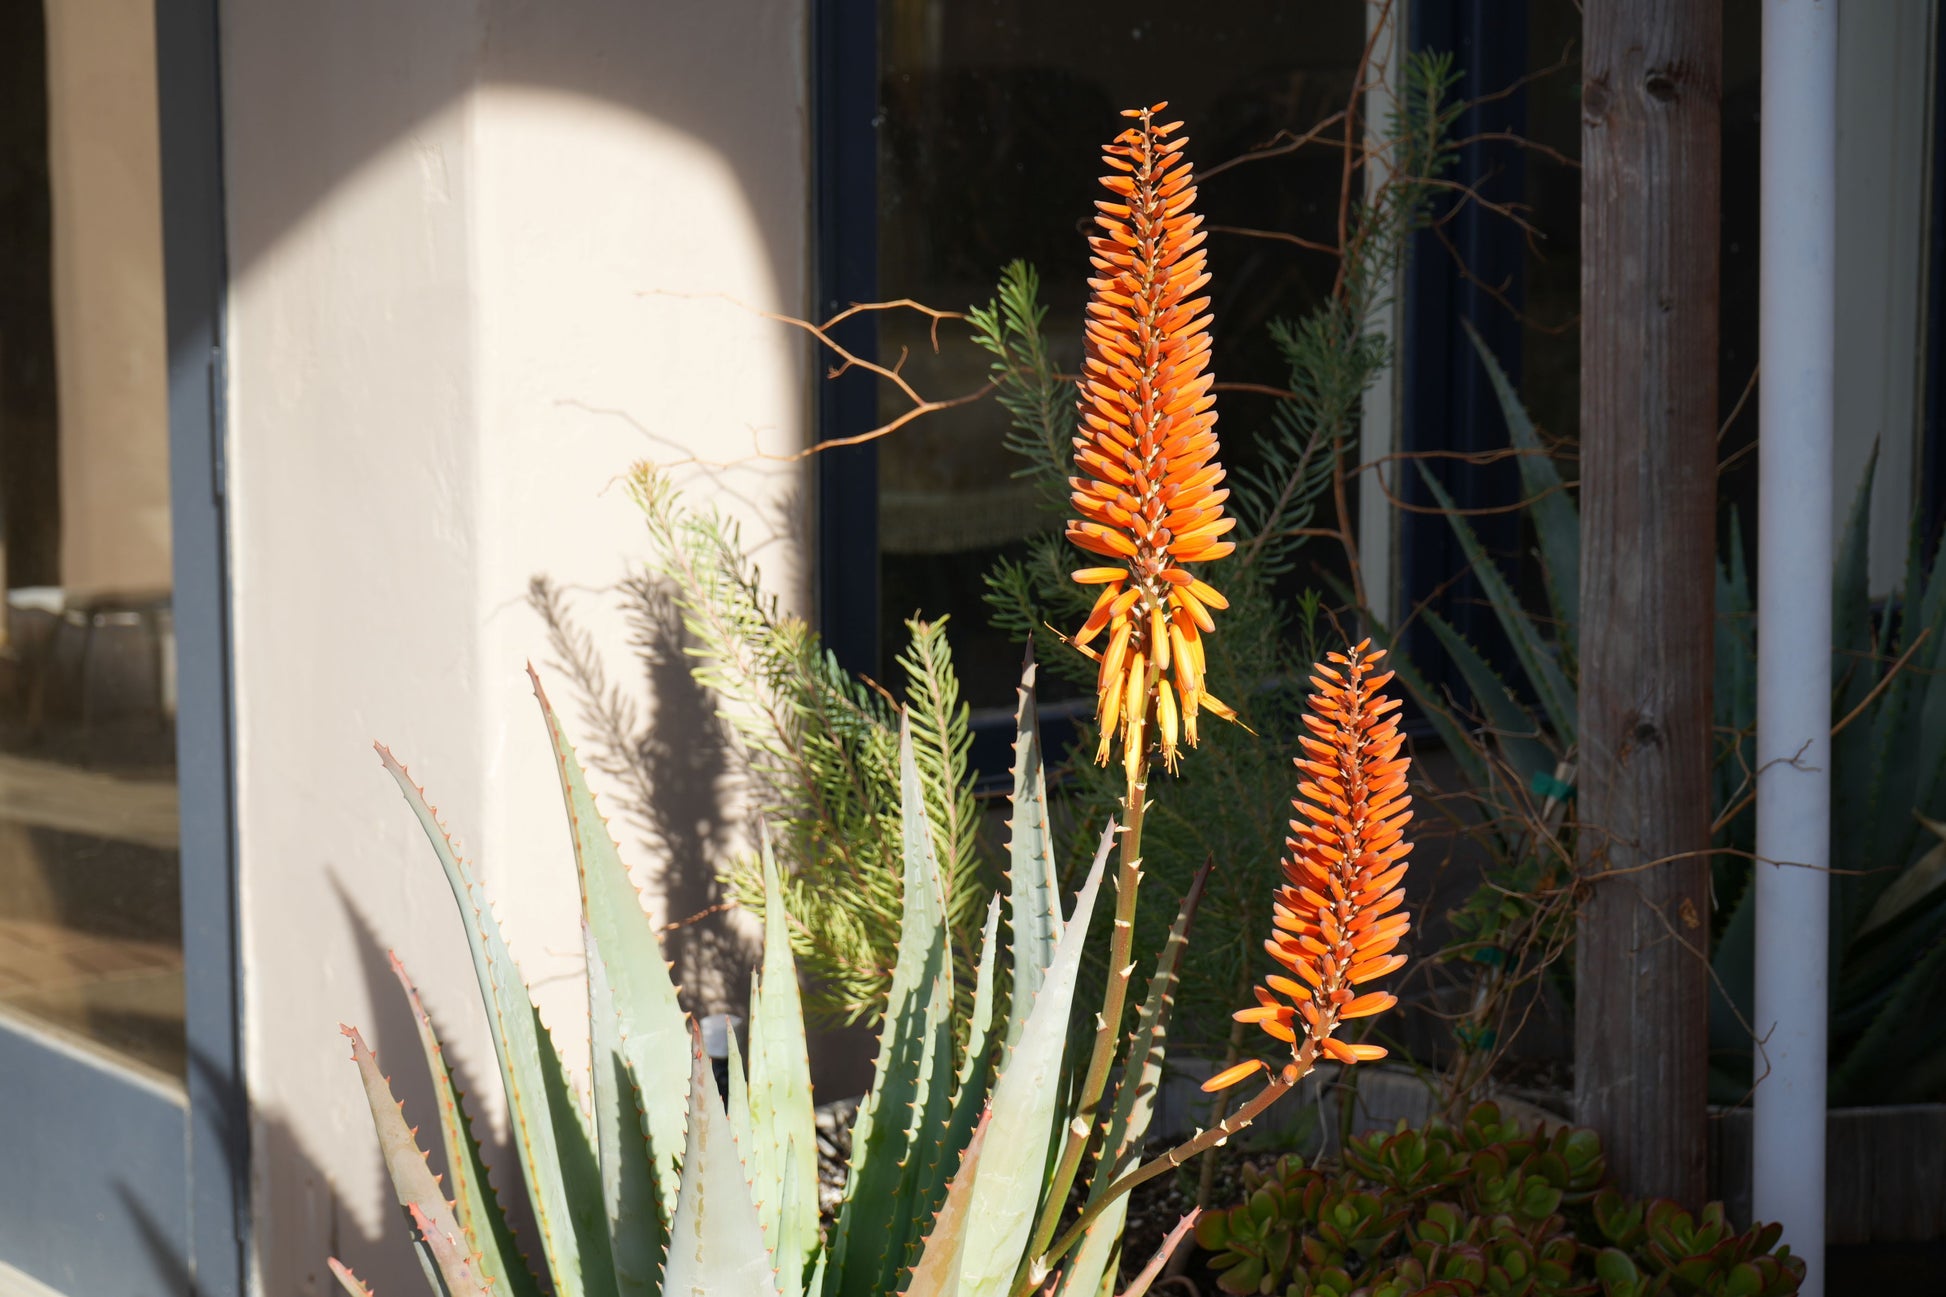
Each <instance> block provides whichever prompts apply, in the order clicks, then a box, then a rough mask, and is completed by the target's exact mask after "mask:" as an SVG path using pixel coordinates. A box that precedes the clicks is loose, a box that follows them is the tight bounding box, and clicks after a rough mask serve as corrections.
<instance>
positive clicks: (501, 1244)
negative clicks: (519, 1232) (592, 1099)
mask: <svg viewBox="0 0 1946 1297" xmlns="http://www.w3.org/2000/svg"><path fill="white" fill-rule="evenodd" d="M390 958H391V961H392V974H393V976H395V977H397V978H398V979H399V986H400V988H401V989H403V990H404V991H405V998H406V1003H407V1004H409V1005H411V1007H412V1020H413V1022H414V1023H415V1024H417V1026H418V1028H419V1043H420V1045H421V1046H423V1047H424V1049H425V1054H426V1068H427V1070H428V1071H430V1072H431V1073H432V1085H433V1094H434V1096H435V1097H436V1098H437V1099H438V1101H439V1136H440V1140H441V1142H442V1143H443V1144H444V1145H445V1148H446V1165H447V1167H448V1168H450V1172H451V1177H452V1189H453V1214H454V1216H455V1217H456V1218H457V1220H458V1221H459V1227H460V1230H461V1232H462V1233H463V1234H464V1235H465V1237H466V1242H467V1245H468V1246H469V1247H471V1248H472V1249H473V1252H474V1254H475V1255H476V1256H478V1258H479V1261H480V1265H479V1270H480V1276H481V1278H482V1279H484V1280H486V1282H487V1283H488V1284H489V1285H490V1286H491V1287H492V1288H493V1290H494V1291H495V1292H496V1293H500V1292H505V1293H508V1294H511V1297H540V1285H539V1283H537V1282H536V1281H535V1279H534V1274H533V1272H532V1271H531V1270H529V1269H528V1268H527V1263H526V1261H525V1260H524V1259H523V1258H522V1257H521V1253H520V1246H519V1243H518V1242H517V1240H515V1238H514V1233H513V1229H512V1227H511V1226H509V1225H508V1224H507V1215H506V1212H505V1211H504V1210H503V1209H502V1208H501V1206H500V1200H499V1195H498V1194H497V1193H495V1191H494V1188H493V1182H492V1180H491V1178H490V1177H489V1176H488V1174H487V1166H486V1158H485V1156H484V1154H483V1153H482V1151H481V1148H480V1141H479V1140H477V1139H475V1138H473V1132H472V1129H471V1127H470V1125H469V1124H468V1121H467V1116H466V1109H465V1106H464V1104H463V1102H462V1100H463V1098H464V1096H462V1095H461V1094H460V1091H459V1087H458V1086H457V1085H456V1084H455V1083H454V1081H453V1074H452V1069H450V1068H448V1067H447V1066H446V1053H445V1051H444V1050H443V1049H441V1048H440V1045H439V1036H438V1034H437V1033H436V1032H435V1031H434V1030H433V1025H432V1017H431V1015H429V1014H428V1013H427V1012H426V1006H425V1005H424V1004H423V1003H421V1002H420V999H419V990H418V988H417V987H415V986H414V985H413V984H412V979H411V978H410V977H408V976H407V975H406V971H405V965H404V963H402V962H401V961H400V959H399V957H398V955H396V954H393V955H391V957H390Z"/></svg>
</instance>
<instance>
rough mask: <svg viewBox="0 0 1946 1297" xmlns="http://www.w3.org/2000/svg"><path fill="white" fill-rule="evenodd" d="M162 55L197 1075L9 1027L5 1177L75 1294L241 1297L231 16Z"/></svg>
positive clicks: (2, 1148) (179, 727)
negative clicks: (225, 438)
mask: <svg viewBox="0 0 1946 1297" xmlns="http://www.w3.org/2000/svg"><path fill="white" fill-rule="evenodd" d="M155 43H156V59H157V97H158V102H157V109H158V122H159V143H160V158H161V178H162V215H163V231H162V244H163V247H162V258H163V266H162V269H163V276H164V280H165V304H164V313H165V324H166V330H167V340H168V395H167V399H168V444H169V462H170V466H169V505H170V514H171V541H172V554H173V591H172V599H171V613H172V618H173V625H174V634H175V642H176V648H177V652H176V672H175V679H176V758H177V770H178V777H177V795H178V805H179V820H180V831H179V849H180V852H179V854H180V862H181V864H180V869H181V909H182V934H183V955H182V958H183V984H184V1001H185V1019H184V1038H185V1040H184V1043H185V1044H186V1047H187V1055H188V1065H187V1068H186V1071H185V1073H184V1075H183V1077H182V1083H181V1087H180V1088H177V1087H175V1086H173V1085H171V1084H168V1083H167V1082H166V1081H165V1080H161V1079H155V1078H151V1077H150V1076H148V1075H146V1074H144V1073H142V1072H139V1071H137V1070H136V1069H133V1068H126V1067H122V1066H118V1065H117V1064H116V1062H114V1061H113V1060H112V1059H110V1058H109V1057H108V1056H107V1055H105V1054H101V1053H97V1052H95V1051H93V1050H91V1049H88V1048H85V1047H83V1046H80V1045H76V1044H70V1043H67V1042H66V1041H65V1040H64V1039H62V1038H60V1037H58V1036H56V1035H54V1034H51V1033H45V1032H41V1031H38V1030H35V1029H33V1028H31V1027H28V1026H26V1025H24V1024H22V1025H15V1024H14V1023H13V1022H12V1021H8V1022H5V1023H0V1093H4V1094H5V1095H6V1097H7V1102H6V1105H5V1110H4V1112H0V1163H4V1164H5V1165H6V1166H8V1167H10V1168H14V1169H15V1171H16V1174H13V1175H10V1176H7V1177H5V1179H4V1180H0V1262H4V1263H5V1264H6V1265H7V1266H9V1267H13V1268H15V1269H18V1270H19V1271H22V1272H24V1273H26V1274H27V1275H29V1276H31V1277H33V1278H34V1279H37V1280H39V1281H41V1282H43V1283H45V1284H48V1285H51V1286H53V1287H55V1288H57V1289H58V1290H60V1291H63V1292H66V1293H70V1294H73V1297H81V1295H82V1294H89V1295H90V1297H93V1295H95V1294H100V1295H101V1297H120V1295H122V1294H126V1295H127V1297H151V1295H153V1294H177V1295H179V1297H187V1294H189V1293H191V1292H194V1293H197V1294H199V1295H200V1297H241V1295H242V1294H243V1292H244V1291H245V1273H246V1260H245V1258H246V1255H247V1248H248V1244H249V1215H248V1202H247V1198H246V1195H245V1185H246V1184H247V1174H248V1172H247V1167H248V1150H247V1135H246V1132H247V1110H246V1106H245V1101H244V1091H243V1084H242V1070H241V1057H240V1052H239V1047H238V1021H237V1010H238V997H237V942H236V905H235V899H236V855H235V842H234V833H233V831H232V826H233V823H234V817H233V813H232V804H233V803H232V773H231V772H232V762H231V751H232V744H231V709H230V670H229V630H228V614H227V607H228V579H227V569H226V562H225V541H224V521H223V520H224V503H223V490H224V484H223V474H222V454H221V438H222V430H223V420H222V409H221V393H222V390H223V367H222V302H223V292H224V243H223V228H224V227H223V220H224V214H223V194H222V179H221V158H222V148H221V139H220V114H219V109H218V81H219V73H218V59H217V48H218V47H217V15H216V3H215V0H172V2H171V3H158V4H157V5H156V9H155ZM22 1172H29V1173H22Z"/></svg>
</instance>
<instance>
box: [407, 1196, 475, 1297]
mask: <svg viewBox="0 0 1946 1297" xmlns="http://www.w3.org/2000/svg"><path fill="white" fill-rule="evenodd" d="M405 1214H406V1216H407V1217H408V1218H409V1219H410V1220H411V1221H412V1230H413V1233H414V1234H415V1235H416V1236H417V1237H418V1239H419V1240H422V1241H423V1242H424V1244H425V1248H426V1251H427V1252H429V1253H430V1254H431V1255H432V1259H433V1264H434V1265H436V1266H437V1267H438V1268H439V1277H440V1280H441V1281H442V1284H443V1286H442V1288H441V1290H440V1291H441V1292H442V1294H443V1295H444V1297H488V1294H487V1287H486V1284H485V1283H483V1282H482V1281H481V1279H480V1276H479V1274H478V1272H477V1271H475V1269H474V1268H473V1257H472V1255H471V1254H470V1253H468V1252H467V1250H466V1247H465V1245H464V1243H463V1242H462V1241H461V1239H460V1236H459V1232H458V1228H457V1227H455V1228H454V1229H453V1230H451V1231H450V1232H449V1231H448V1230H447V1228H446V1227H447V1225H448V1224H449V1223H451V1221H452V1213H450V1212H448V1213H446V1214H445V1215H444V1216H443V1217H442V1218H441V1219H438V1220H435V1219H433V1217H432V1216H431V1215H430V1214H429V1213H428V1212H427V1211H426V1210H425V1209H424V1208H423V1207H421V1206H420V1205H419V1204H418V1203H416V1202H414V1203H407V1204H406V1208H405Z"/></svg>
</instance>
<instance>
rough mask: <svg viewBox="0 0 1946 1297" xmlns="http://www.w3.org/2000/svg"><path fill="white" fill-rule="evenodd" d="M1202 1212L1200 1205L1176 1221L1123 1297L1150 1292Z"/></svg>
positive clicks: (1134, 1296) (1132, 1296)
mask: <svg viewBox="0 0 1946 1297" xmlns="http://www.w3.org/2000/svg"><path fill="white" fill-rule="evenodd" d="M1202 1214H1203V1209H1202V1208H1200V1207H1198V1208H1196V1209H1194V1210H1193V1211H1191V1212H1189V1213H1188V1214H1187V1215H1185V1216H1184V1217H1183V1218H1182V1219H1181V1220H1179V1221H1177V1222H1176V1224H1175V1227H1174V1228H1173V1229H1171V1230H1170V1231H1169V1236H1168V1237H1167V1238H1165V1239H1163V1240H1162V1246H1161V1247H1159V1248H1157V1249H1156V1250H1155V1255H1154V1256H1152V1257H1150V1258H1149V1263H1148V1264H1147V1265H1145V1266H1143V1267H1142V1273H1140V1274H1138V1275H1136V1276H1135V1282H1133V1283H1131V1284H1130V1285H1129V1286H1128V1287H1126V1288H1124V1289H1123V1290H1122V1297H1142V1294H1144V1293H1146V1292H1148V1290H1149V1286H1150V1285H1151V1284H1153V1283H1154V1282H1155V1280H1156V1276H1157V1275H1159V1274H1161V1273H1162V1267H1163V1266H1165V1265H1168V1264H1169V1258H1170V1257H1172V1256H1174V1255H1175V1252H1176V1249H1177V1248H1179V1247H1181V1246H1182V1241H1183V1240H1184V1239H1185V1238H1188V1237H1189V1231H1190V1230H1192V1229H1194V1228H1196V1222H1197V1220H1198V1219H1199V1218H1200V1217H1201V1216H1202Z"/></svg>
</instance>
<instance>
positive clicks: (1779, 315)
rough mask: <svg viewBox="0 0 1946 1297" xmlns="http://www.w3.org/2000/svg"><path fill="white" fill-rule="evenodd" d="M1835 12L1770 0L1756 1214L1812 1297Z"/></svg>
mask: <svg viewBox="0 0 1946 1297" xmlns="http://www.w3.org/2000/svg"><path fill="white" fill-rule="evenodd" d="M1837 90H1838V15H1837V3H1836V0H1765V3H1764V14H1763V111H1762V123H1761V125H1762V134H1763V142H1762V150H1763V155H1762V172H1763V179H1762V190H1761V194H1760V198H1761V210H1762V222H1763V239H1762V249H1761V253H1760V265H1759V290H1758V291H1759V294H1760V297H1759V302H1758V320H1759V340H1758V364H1759V368H1760V377H1759V380H1758V389H1757V390H1758V401H1759V419H1760V423H1759V439H1758V447H1757V456H1758V472H1757V478H1758V532H1757V580H1758V600H1757V857H1758V862H1757V864H1756V866H1755V868H1756V887H1757V963H1756V993H1757V1003H1756V1018H1755V1021H1754V1022H1753V1023H1752V1024H1751V1025H1752V1026H1753V1027H1754V1028H1755V1030H1756V1035H1757V1045H1756V1052H1757V1077H1758V1080H1757V1088H1756V1094H1755V1096H1754V1099H1753V1103H1754V1107H1755V1114H1754V1125H1755V1138H1754V1140H1753V1147H1754V1156H1753V1158H1752V1162H1753V1166H1752V1175H1753V1177H1754V1184H1753V1188H1754V1194H1753V1200H1752V1206H1753V1210H1754V1212H1755V1215H1756V1217H1757V1219H1759V1220H1765V1221H1776V1222H1779V1223H1780V1224H1782V1225H1783V1227H1784V1241H1785V1242H1786V1243H1788V1244H1789V1245H1790V1248H1791V1251H1792V1253H1794V1254H1795V1255H1797V1256H1801V1257H1803V1258H1804V1262H1805V1266H1806V1273H1805V1280H1804V1287H1803V1289H1802V1290H1801V1291H1802V1295H1803V1297H1824V1161H1825V1153H1824V1134H1825V1066H1826V1046H1825V1036H1826V1013H1827V1001H1826V994H1827V992H1826V987H1827V983H1828V973H1827V961H1828V954H1829V952H1828V951H1827V949H1826V947H1827V944H1828V940H1827V932H1828V929H1827V921H1828V916H1829V913H1830V904H1831V901H1830V888H1829V883H1830V876H1829V874H1828V873H1827V866H1828V865H1829V863H1830V844H1831V775H1830V765H1831V561H1832V550H1831V538H1832V530H1833V527H1832V512H1833V502H1832V448H1831V440H1832V422H1833V415H1834V411H1833V405H1832V372H1833V367H1834V365H1833V357H1834V351H1835V348H1834V341H1835V333H1834V311H1835V302H1836V295H1837V274H1836V263H1837V249H1838V239H1837V231H1838V226H1837V157H1838V147H1837V146H1838V131H1837V98H1838V96H1837Z"/></svg>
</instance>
